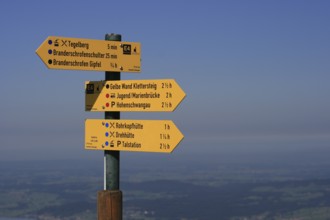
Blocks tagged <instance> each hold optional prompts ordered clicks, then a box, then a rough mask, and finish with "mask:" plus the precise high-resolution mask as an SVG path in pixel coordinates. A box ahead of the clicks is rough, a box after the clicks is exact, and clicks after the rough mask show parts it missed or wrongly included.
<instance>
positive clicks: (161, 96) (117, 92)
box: [36, 34, 186, 220]
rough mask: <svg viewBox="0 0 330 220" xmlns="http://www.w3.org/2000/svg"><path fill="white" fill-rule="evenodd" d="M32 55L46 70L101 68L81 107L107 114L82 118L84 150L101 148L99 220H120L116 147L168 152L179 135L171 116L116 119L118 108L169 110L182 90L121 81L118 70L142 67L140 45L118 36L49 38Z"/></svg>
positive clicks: (167, 82) (164, 83)
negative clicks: (101, 77) (101, 76)
mask: <svg viewBox="0 0 330 220" xmlns="http://www.w3.org/2000/svg"><path fill="white" fill-rule="evenodd" d="M36 53H37V54H38V56H39V57H40V58H41V60H42V61H43V62H44V63H45V64H46V66H47V67H48V68H49V69H66V70H92V71H105V81H87V82H85V110H86V111H103V112H104V113H105V114H104V117H105V119H86V121H85V149H87V150H104V190H103V191H99V192H98V205H97V207H98V208H97V212H98V220H121V219H122V192H121V191H120V189H119V180H120V178H119V174H120V172H119V166H120V151H134V152H159V153H171V152H172V151H173V150H174V149H175V148H176V146H177V145H178V144H179V143H180V141H181V140H182V139H183V135H182V133H181V132H180V130H179V129H178V128H177V127H176V126H175V124H174V123H173V122H172V121H170V120H120V112H121V111H143V112H149V111H159V112H160V111H161V112H171V111H174V110H175V108H176V107H177V106H178V105H179V104H180V102H181V101H182V100H183V99H184V97H185V96H186V94H185V93H184V92H183V90H182V89H181V88H180V86H179V85H178V84H177V83H176V81H175V80H174V79H161V80H123V81H121V80H120V72H140V71H141V45H140V43H135V42H122V41H121V35H118V34H110V35H109V34H107V35H106V37H105V40H92V39H82V38H68V37H56V36H50V37H48V38H47V39H46V40H45V41H44V42H43V43H42V44H41V45H40V46H39V48H38V49H37V51H36Z"/></svg>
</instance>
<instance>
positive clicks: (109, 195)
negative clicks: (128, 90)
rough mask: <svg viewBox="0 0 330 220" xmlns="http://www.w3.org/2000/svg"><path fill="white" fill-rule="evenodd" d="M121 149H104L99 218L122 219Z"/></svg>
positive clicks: (114, 76)
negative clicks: (120, 188) (102, 185)
mask: <svg viewBox="0 0 330 220" xmlns="http://www.w3.org/2000/svg"><path fill="white" fill-rule="evenodd" d="M105 40H109V41H121V35H119V34H106V35H105ZM111 80H120V72H105V81H111ZM104 118H105V119H110V120H111V119H120V112H105V114H104ZM119 156H120V154H119V151H109V150H105V151H104V190H103V191H99V192H98V194H97V219H98V220H122V215H123V194H122V192H121V191H120V190H119V174H120V173H119V164H120V157H119Z"/></svg>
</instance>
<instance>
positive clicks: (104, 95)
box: [85, 79, 186, 112]
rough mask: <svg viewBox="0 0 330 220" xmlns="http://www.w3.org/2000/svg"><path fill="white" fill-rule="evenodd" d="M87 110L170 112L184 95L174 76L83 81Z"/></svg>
mask: <svg viewBox="0 0 330 220" xmlns="http://www.w3.org/2000/svg"><path fill="white" fill-rule="evenodd" d="M85 94H86V95H85V110H86V111H142V112H148V111H162V112H172V111H174V110H175V108H176V107H177V106H178V105H179V104H180V102H181V101H182V100H183V99H184V97H185V96H186V94H185V93H184V92H183V91H182V89H181V88H180V86H179V85H178V84H177V83H176V81H175V80H174V79H160V80H121V81H87V82H85Z"/></svg>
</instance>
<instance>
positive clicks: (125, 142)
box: [85, 119, 183, 153]
mask: <svg viewBox="0 0 330 220" xmlns="http://www.w3.org/2000/svg"><path fill="white" fill-rule="evenodd" d="M182 139H183V135H182V133H181V132H180V130H179V129H178V128H177V127H176V126H175V124H174V123H173V122H172V121H170V120H106V119H87V120H86V121H85V149H88V150H116V151H140V152H160V153H171V152H172V151H173V150H174V148H175V147H176V146H177V145H178V144H179V143H180V141H181V140H182Z"/></svg>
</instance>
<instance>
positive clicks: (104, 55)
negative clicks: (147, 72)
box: [36, 37, 141, 72]
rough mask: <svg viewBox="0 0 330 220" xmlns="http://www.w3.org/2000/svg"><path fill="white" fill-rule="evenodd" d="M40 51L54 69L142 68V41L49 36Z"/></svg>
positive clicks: (118, 70) (113, 69)
mask: <svg viewBox="0 0 330 220" xmlns="http://www.w3.org/2000/svg"><path fill="white" fill-rule="evenodd" d="M36 53H37V54H38V55H39V57H40V58H41V59H42V61H43V62H44V63H45V64H46V66H47V67H48V68H50V69H67V70H93V71H116V72H140V71H141V70H140V66H141V47H140V43H133V42H118V41H105V40H91V39H81V38H67V37H48V38H47V39H46V40H45V41H44V42H43V43H42V44H41V45H40V47H39V48H38V49H37V51H36Z"/></svg>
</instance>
